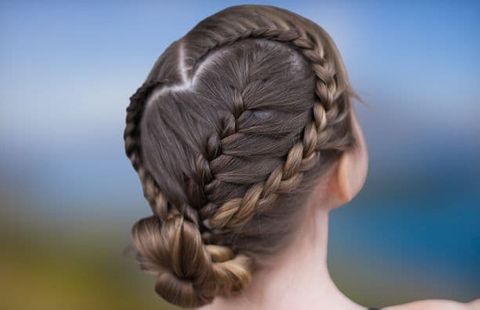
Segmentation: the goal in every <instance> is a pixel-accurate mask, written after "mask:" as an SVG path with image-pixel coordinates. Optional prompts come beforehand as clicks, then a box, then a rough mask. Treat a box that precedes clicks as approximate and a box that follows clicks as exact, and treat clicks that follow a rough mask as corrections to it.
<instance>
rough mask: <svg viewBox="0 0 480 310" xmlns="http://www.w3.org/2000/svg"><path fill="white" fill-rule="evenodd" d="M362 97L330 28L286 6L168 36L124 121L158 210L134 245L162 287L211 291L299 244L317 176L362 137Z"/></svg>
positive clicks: (179, 298)
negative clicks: (355, 106) (358, 106)
mask: <svg viewBox="0 0 480 310" xmlns="http://www.w3.org/2000/svg"><path fill="white" fill-rule="evenodd" d="M353 96H354V92H353V90H352V89H351V87H350V85H349V82H348V77H347V74H346V71H345V69H344V66H343V63H342V60H341V56H340V54H339V52H338V51H337V49H336V47H335V44H334V43H333V41H332V39H331V38H330V37H329V35H328V34H327V33H326V32H325V31H324V30H323V29H322V28H320V27H319V26H318V25H316V24H315V23H313V22H311V21H309V20H307V19H305V18H303V17H300V16H299V15H296V14H294V13H291V12H289V11H286V10H283V9H279V8H276V7H272V6H259V5H245V6H234V7H230V8H227V9H225V10H222V11H220V12H218V13H216V14H214V15H212V16H210V17H208V18H206V19H204V20H203V21H201V22H200V23H199V24H197V25H196V26H195V27H194V28H193V29H192V30H191V31H190V32H188V33H187V34H186V35H185V36H184V37H182V38H181V39H179V40H177V41H175V42H173V43H172V44H171V45H170V46H169V47H168V48H167V50H166V51H165V52H164V53H163V54H162V55H161V56H160V57H159V59H158V60H157V62H156V63H155V65H154V67H153V69H152V70H151V72H150V74H149V76H148V77H147V80H146V81H145V83H144V84H143V85H142V87H140V88H139V89H138V91H137V92H136V93H135V94H134V95H133V96H132V97H131V104H130V106H129V107H128V109H127V127H126V129H125V132H124V133H125V135H124V137H125V147H126V153H127V156H128V157H129V158H130V160H131V161H132V164H133V166H134V168H135V170H136V171H137V172H138V174H139V176H140V180H141V182H142V185H143V191H144V195H145V198H146V199H147V200H148V201H149V203H150V205H151V207H152V210H153V215H152V216H150V217H147V218H144V219H141V220H140V221H138V222H137V223H136V224H135V225H134V227H133V237H134V246H135V248H136V250H137V254H138V259H139V262H140V264H141V266H142V268H143V269H144V270H146V271H147V272H150V273H152V274H154V275H155V276H156V278H157V282H156V287H155V288H156V291H157V293H158V294H159V295H161V296H162V297H163V298H164V299H166V300H167V301H169V302H171V303H174V304H177V305H180V306H200V305H204V304H207V303H210V302H211V301H212V300H213V298H214V297H215V296H216V295H229V294H230V293H232V292H237V291H240V290H241V289H242V288H243V287H244V286H246V285H248V283H249V281H250V278H251V275H252V273H253V272H254V271H255V270H256V269H258V268H261V267H262V265H263V264H267V263H268V258H269V257H270V256H271V255H273V254H274V253H277V252H278V251H280V250H281V249H282V248H284V247H285V246H286V245H287V244H288V242H289V240H290V239H291V238H292V236H293V235H294V232H295V230H296V229H297V228H298V227H299V225H302V222H301V214H302V211H303V209H304V208H305V207H304V205H305V202H306V199H307V198H308V197H309V196H310V193H311V192H312V191H313V189H314V187H315V185H316V184H318V180H319V179H321V178H322V177H323V175H324V174H325V172H326V171H327V170H328V169H329V168H331V167H332V166H333V165H334V164H335V163H338V162H339V159H340V158H346V157H345V156H343V157H342V154H345V153H346V152H348V151H350V150H353V149H354V148H355V147H356V146H357V145H358V139H357V136H356V134H355V130H354V125H355V122H354V117H353V112H352V106H351V99H352V97H353ZM343 167H348V165H343ZM360 173H361V172H360Z"/></svg>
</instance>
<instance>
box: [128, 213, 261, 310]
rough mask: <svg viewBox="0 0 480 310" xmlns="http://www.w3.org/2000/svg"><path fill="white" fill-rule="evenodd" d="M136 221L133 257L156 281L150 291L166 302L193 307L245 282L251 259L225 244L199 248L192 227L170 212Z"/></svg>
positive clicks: (197, 234) (228, 292)
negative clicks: (167, 214)
mask: <svg viewBox="0 0 480 310" xmlns="http://www.w3.org/2000/svg"><path fill="white" fill-rule="evenodd" d="M173 213H175V214H174V215H172V216H170V217H169V218H168V219H167V220H166V221H163V222H162V221H160V219H159V218H158V217H157V216H151V217H147V218H144V219H141V220H139V221H138V222H137V223H135V225H134V226H133V229H132V235H133V242H134V247H135V249H136V251H137V259H138V261H139V263H140V265H141V267H142V269H143V270H145V271H147V272H149V273H152V274H154V275H155V276H156V277H157V280H156V284H155V291H156V292H157V294H159V295H160V296H161V297H162V298H164V299H165V300H167V301H168V302H170V303H173V304H176V305H179V306H182V307H196V306H201V305H205V304H208V303H210V302H211V301H212V300H213V298H214V296H215V295H217V294H219V293H221V294H224V295H229V294H230V293H231V292H235V291H238V290H240V289H241V288H243V287H244V286H245V285H246V284H248V282H249V281H250V279H251V272H250V268H251V265H252V264H251V259H250V258H248V257H247V256H245V255H235V254H234V252H233V251H232V250H231V249H230V248H228V247H225V246H219V245H205V244H204V243H203V241H202V236H201V234H200V231H199V229H198V227H197V226H196V225H195V224H194V223H192V222H190V221H188V220H186V219H185V218H184V217H183V216H182V214H180V213H178V212H173Z"/></svg>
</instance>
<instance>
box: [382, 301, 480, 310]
mask: <svg viewBox="0 0 480 310" xmlns="http://www.w3.org/2000/svg"><path fill="white" fill-rule="evenodd" d="M383 309H384V310H480V299H475V300H473V301H470V302H466V303H464V302H458V301H453V300H445V299H428V300H419V301H413V302H409V303H406V304H401V305H394V306H390V307H385V308H383Z"/></svg>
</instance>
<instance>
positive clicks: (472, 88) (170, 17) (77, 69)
mask: <svg viewBox="0 0 480 310" xmlns="http://www.w3.org/2000/svg"><path fill="white" fill-rule="evenodd" d="M250 3H254V2H250ZM235 4H242V3H241V2H236V1H209V2H206V1H168V2H160V1H71V2H67V1H13V0H12V1H0V309H5V310H23V309H36V310H42V309H68V310H70V309H71V310H74V309H157V310H158V309H173V307H171V306H168V305H166V304H165V303H163V302H162V301H161V300H160V298H158V297H157V295H156V294H155V293H154V291H153V279H152V277H150V276H148V275H144V274H142V273H141V272H140V271H139V269H138V268H137V265H136V262H135V261H134V258H133V256H132V255H131V254H129V252H128V251H125V249H126V248H127V247H128V245H129V242H130V228H131V226H132V224H133V223H134V222H135V221H136V220H137V219H138V218H140V217H143V216H147V215H149V214H150V209H149V207H148V204H147V202H146V201H145V200H144V198H143V195H142V191H141V185H140V182H139V180H138V177H137V175H136V174H135V172H134V170H133V168H132V166H131V164H130V162H129V160H128V159H127V157H126V155H125V153H124V144H123V142H124V141H123V136H122V135H123V129H124V124H125V109H126V107H127V105H128V98H129V96H130V95H131V94H133V92H134V91H135V90H136V88H137V87H138V86H140V84H141V83H142V82H143V80H144V79H145V77H146V75H147V73H148V72H149V70H150V68H151V67H152V66H153V63H154V61H155V60H156V59H157V57H158V56H159V55H160V54H161V53H162V52H163V51H164V49H165V48H166V47H167V46H168V45H169V44H170V43H171V42H172V41H173V40H176V39H178V38H180V37H181V36H183V35H184V34H185V33H186V32H187V31H188V30H190V29H191V28H192V27H193V26H195V24H196V23H198V22H199V21H200V20H201V19H203V18H205V17H206V16H208V15H210V14H213V13H214V12H216V11H218V10H220V9H223V8H225V7H227V6H230V5H235ZM270 4H273V5H277V6H281V7H284V8H286V9H289V10H292V11H294V12H296V13H299V14H301V15H304V16H305V17H307V18H310V19H312V20H313V21H315V22H317V23H318V24H319V25H321V26H322V27H323V28H325V29H326V30H327V32H329V33H330V35H331V36H332V37H333V39H334V40H335V42H336V43H337V45H338V47H339V49H340V51H341V53H342V55H343V58H344V61H345V64H346V66H347V70H348V71H349V74H350V78H351V81H352V83H353V86H354V87H355V89H356V90H357V91H358V93H359V94H360V96H362V98H363V100H364V101H365V102H366V105H364V104H361V103H358V102H357V103H355V105H356V109H357V112H358V115H359V120H360V123H361V125H362V127H363V129H364V132H365V136H366V139H367V144H368V147H369V155H370V170H369V175H368V178H367V181H366V184H365V187H364V189H363V191H362V192H361V193H360V194H359V196H357V197H356V198H355V199H354V200H353V201H352V202H350V203H349V204H348V205H346V206H345V207H342V208H340V209H337V210H335V211H333V212H332V216H331V224H330V234H331V235H330V241H329V267H330V270H331V273H332V277H333V279H334V281H335V282H336V283H337V285H338V287H339V288H340V289H341V290H342V291H343V292H344V293H345V294H347V295H348V296H349V297H350V298H352V299H353V300H355V301H356V302H358V303H361V304H364V305H371V306H373V305H375V306H385V305H392V304H396V303H403V302H408V301H413V300H418V299H430V298H445V299H454V300H458V301H470V300H472V299H474V298H478V297H480V225H479V223H480V220H479V218H480V190H479V188H480V138H479V134H480V119H479V116H480V104H479V101H480V61H479V55H480V33H479V32H480V4H479V2H476V1H455V2H454V1H421V2H420V1H418V2H417V1H402V2H397V1H303V2H298V1H272V2H270Z"/></svg>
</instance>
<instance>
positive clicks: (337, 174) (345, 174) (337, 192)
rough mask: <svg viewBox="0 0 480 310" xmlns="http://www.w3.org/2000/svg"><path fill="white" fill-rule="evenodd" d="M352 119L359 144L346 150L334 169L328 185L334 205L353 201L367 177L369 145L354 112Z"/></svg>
mask: <svg viewBox="0 0 480 310" xmlns="http://www.w3.org/2000/svg"><path fill="white" fill-rule="evenodd" d="M352 121H353V127H354V131H355V136H356V139H357V142H358V143H357V144H358V145H357V147H356V148H355V149H353V150H349V151H346V152H344V153H343V154H342V155H341V156H340V158H339V159H338V161H337V163H336V165H335V167H334V169H333V171H332V174H331V177H330V179H329V185H328V190H329V193H330V195H331V198H332V199H333V205H332V207H338V206H341V205H343V204H346V203H348V202H349V201H351V200H352V199H353V198H354V197H355V196H356V195H357V194H358V193H359V192H360V190H361V189H362V187H363V185H364V183H365V179H366V177H367V171H368V153H367V147H366V143H365V139H364V137H363V133H362V130H361V129H360V126H359V124H358V122H357V120H356V117H355V113H353V112H352Z"/></svg>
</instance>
